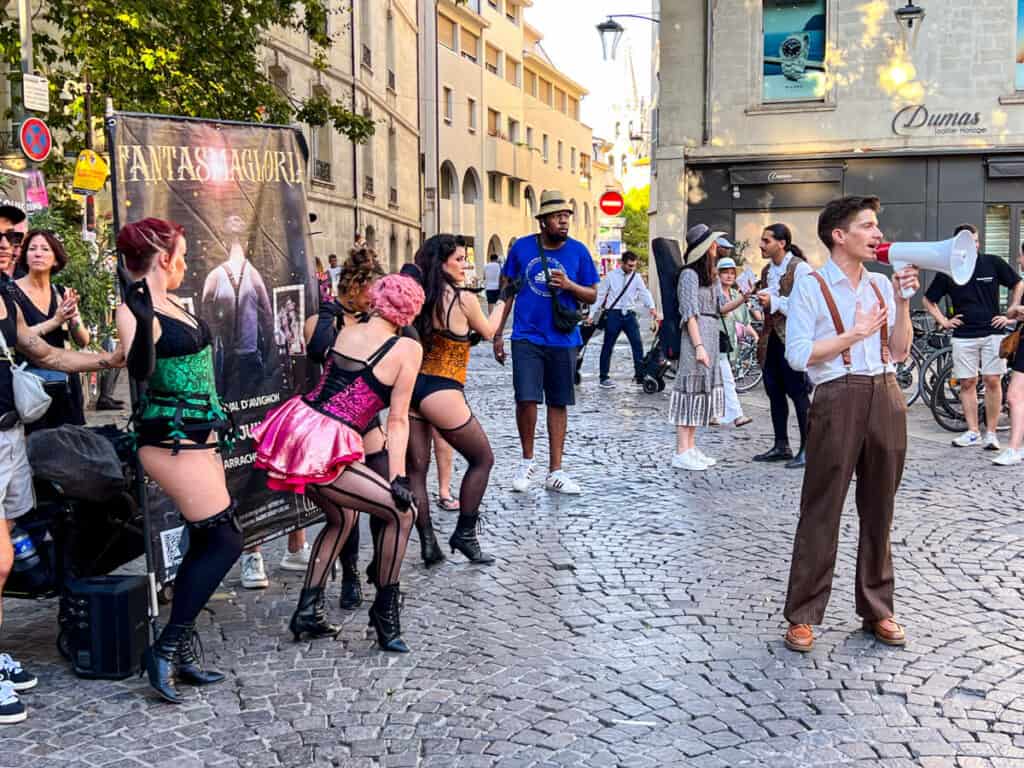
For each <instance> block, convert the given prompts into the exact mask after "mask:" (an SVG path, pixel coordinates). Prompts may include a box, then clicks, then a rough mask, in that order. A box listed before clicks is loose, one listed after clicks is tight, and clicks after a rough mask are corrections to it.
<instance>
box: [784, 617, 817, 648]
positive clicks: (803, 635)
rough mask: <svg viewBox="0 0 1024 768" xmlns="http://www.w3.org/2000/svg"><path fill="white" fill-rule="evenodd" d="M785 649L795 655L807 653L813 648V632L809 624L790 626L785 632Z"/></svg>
mask: <svg viewBox="0 0 1024 768" xmlns="http://www.w3.org/2000/svg"><path fill="white" fill-rule="evenodd" d="M785 643H786V647H787V648H789V650H791V651H796V652H797V653H808V652H809V651H810V650H811V649H812V648H814V630H812V629H811V625H810V624H790V625H789V629H788V630H786V638H785Z"/></svg>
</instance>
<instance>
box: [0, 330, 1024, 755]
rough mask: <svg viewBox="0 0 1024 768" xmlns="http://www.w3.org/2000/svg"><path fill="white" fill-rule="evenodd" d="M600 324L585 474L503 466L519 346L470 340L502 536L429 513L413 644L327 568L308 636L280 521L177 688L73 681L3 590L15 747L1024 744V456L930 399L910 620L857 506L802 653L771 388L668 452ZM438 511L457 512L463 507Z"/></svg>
mask: <svg viewBox="0 0 1024 768" xmlns="http://www.w3.org/2000/svg"><path fill="white" fill-rule="evenodd" d="M597 349H598V347H597V345H595V346H594V348H592V349H591V350H590V354H589V356H588V359H587V364H586V367H585V379H584V382H583V384H582V386H581V387H580V389H579V402H578V406H577V407H576V409H575V410H574V411H573V412H572V414H571V416H570V436H569V442H568V446H567V457H568V458H567V461H566V467H567V469H568V470H569V471H570V473H571V474H572V476H573V477H574V478H575V479H577V480H579V481H580V482H581V483H582V485H583V486H584V490H585V493H584V495H582V496H579V497H564V496H557V495H554V494H551V493H548V492H546V491H544V490H543V488H542V487H541V484H540V483H537V484H536V485H535V487H534V488H533V489H532V490H531V491H530V492H529V493H528V494H525V495H519V494H515V493H513V492H512V491H511V489H510V479H511V476H512V473H513V471H514V470H515V468H516V462H517V460H518V459H517V456H518V453H517V450H518V440H517V438H516V434H515V423H514V419H513V405H512V391H511V370H510V369H503V368H500V367H499V366H498V365H497V364H496V363H494V362H493V360H490V359H489V357H488V353H489V349H488V348H487V347H486V346H484V347H481V348H478V349H477V350H475V351H474V362H473V367H472V369H471V376H470V383H469V386H468V394H469V398H470V401H471V404H472V405H473V407H474V409H475V411H476V413H477V415H478V416H479V417H480V419H481V420H482V422H483V424H484V426H485V428H486V430H487V432H488V434H489V435H490V438H491V441H492V445H493V448H494V452H495V455H496V457H497V465H496V467H495V471H494V474H493V476H492V484H491V488H490V490H489V492H488V494H487V497H486V499H485V503H484V504H485V514H486V527H485V530H484V533H483V540H484V542H485V545H486V547H487V548H488V549H489V550H491V551H492V552H493V553H494V554H495V555H496V556H497V558H498V561H497V563H496V564H495V565H494V566H492V567H489V568H478V567H474V566H470V565H467V564H466V561H465V560H464V559H462V558H461V556H460V555H456V556H454V557H450V559H449V560H448V561H446V562H445V563H444V564H443V565H442V566H440V567H438V568H436V569H434V570H432V571H430V572H427V571H425V570H424V568H423V567H422V564H421V562H420V560H419V546H418V541H416V540H415V534H414V540H413V542H412V543H411V545H410V548H409V556H408V557H407V559H406V567H405V569H404V571H403V578H402V581H403V588H404V593H405V610H404V613H403V616H402V620H403V626H404V636H405V639H406V640H407V641H408V643H409V645H410V646H411V647H412V649H413V652H412V653H410V654H408V655H403V656H398V655H385V654H382V653H381V652H379V651H378V650H377V649H376V648H375V643H374V640H373V638H372V633H371V632H370V631H369V630H368V629H367V626H366V621H367V619H366V608H367V607H368V606H367V605H365V604H364V606H363V608H361V609H360V610H358V611H355V612H352V613H347V614H346V613H343V612H342V611H340V610H339V609H338V607H337V595H338V583H337V582H334V583H331V584H330V585H329V587H328V590H329V594H330V596H331V603H330V606H331V618H332V619H333V620H335V621H339V620H343V622H344V625H345V628H344V630H343V632H342V634H341V635H340V636H339V637H338V639H337V641H334V642H332V641H330V640H321V641H315V642H309V641H304V642H301V643H298V644H296V643H293V642H292V640H291V636H290V635H289V634H288V633H287V631H286V623H287V620H288V618H289V617H290V615H291V612H292V610H293V608H294V606H295V601H296V596H297V593H298V590H299V588H300V586H301V581H302V576H301V574H295V573H291V574H287V573H284V572H282V571H280V570H279V569H277V568H276V565H277V563H278V561H279V560H280V557H281V553H282V551H283V542H281V541H277V542H275V543H274V544H273V545H271V546H269V547H266V548H265V549H266V560H267V564H268V568H269V570H270V576H271V579H272V585H271V587H270V589H268V590H266V591H256V592H253V591H247V590H243V589H241V587H240V584H239V576H238V570H237V567H236V569H235V570H234V571H233V572H232V574H231V575H230V576H229V577H228V579H227V581H226V582H225V584H224V592H223V593H222V594H221V595H219V596H218V597H217V599H215V600H214V601H213V602H212V603H211V604H210V610H209V611H207V612H205V613H204V615H203V619H202V625H201V628H202V633H203V640H204V645H205V651H206V658H207V662H208V663H209V664H210V665H212V666H216V667H219V668H221V669H223V670H224V671H226V672H228V680H227V682H225V683H224V684H222V685H219V686H213V687H211V688H208V689H205V690H202V691H199V690H193V689H185V690H186V691H188V692H189V696H190V699H189V703H187V704H186V705H184V706H180V707H174V706H171V705H167V704H162V703H158V702H157V701H156V700H155V699H154V697H153V696H151V695H150V693H149V689H148V686H147V685H146V684H145V683H144V681H142V680H137V679H129V680H126V681H123V682H110V681H86V680H79V679H77V678H76V677H74V676H73V675H72V673H71V672H70V670H69V668H68V666H67V665H66V664H65V663H64V662H63V661H62V660H61V659H60V657H59V656H58V654H57V651H56V648H55V646H54V637H55V634H56V608H57V606H56V601H50V602H46V603H28V602H25V601H18V600H9V601H7V603H6V611H7V613H6V622H5V624H4V638H3V647H2V650H9V651H10V652H11V653H12V654H13V655H15V656H16V657H17V658H19V659H20V660H22V661H23V662H24V663H25V664H26V665H28V666H30V667H31V669H32V670H33V671H34V672H36V673H37V674H38V675H39V677H40V683H39V686H38V687H37V688H36V689H35V690H34V691H31V692H28V693H26V694H25V696H24V701H25V702H26V704H27V705H28V707H29V715H30V717H29V720H28V721H27V722H26V723H24V724H22V725H19V726H9V727H4V728H3V730H2V743H3V749H2V750H0V766H12V767H13V766H18V767H21V766H25V767H28V766H31V768H51V767H53V768H56V767H57V766H59V767H60V768H72V767H78V766H83V767H84V766H100V765H104V766H118V768H122V767H125V768H127V766H143V765H145V766H174V767H175V768H192V767H195V768H199V766H225V767H227V766H278V765H281V766H310V765H315V766H328V765H332V764H333V765H337V766H345V767H346V768H357V767H358V768H370V766H387V767H388V768H391V767H393V766H423V767H424V768H426V767H433V766H437V767H444V766H459V767H460V768H476V767H477V766H495V768H498V767H499V766H500V767H501V768H519V767H522V768H526V766H537V767H540V766H544V767H554V766H587V767H588V768H598V767H600V766H624V767H626V766H628V767H629V768H644V767H645V766H652V767H654V766H658V767H659V768H660V767H662V766H694V767H695V768H715V767H716V766H722V767H725V766H791V765H806V766H826V765H863V766H884V767H886V768H904V767H906V768H910V766H925V767H935V768H937V767H939V766H959V767H960V768H1008V767H1009V766H1024V599H1022V591H1021V590H1022V585H1024V556H1022V552H1021V548H1022V545H1024V519H1022V518H1021V516H1020V512H1019V510H1020V508H1021V504H1020V490H1019V489H1020V477H1021V474H1020V473H1021V470H1020V469H1019V468H1010V469H1003V468H997V467H994V466H993V465H992V464H991V463H990V462H989V460H988V459H989V458H991V454H988V453H984V454H983V452H982V451H980V450H978V449H963V450H959V451H958V450H957V449H954V448H952V447H950V445H949V438H950V437H951V435H949V434H948V433H941V432H938V431H937V430H936V429H935V428H934V426H933V425H932V424H930V423H929V421H930V416H928V414H927V411H926V410H925V409H924V407H923V406H921V405H917V406H914V409H913V415H912V430H911V431H912V435H913V437H912V439H911V445H910V452H909V457H908V463H907V470H906V473H905V476H904V480H903V485H902V489H901V491H900V493H899V495H898V497H897V510H896V523H895V526H894V530H893V553H894V558H895V565H896V578H897V585H896V599H897V611H898V618H899V619H900V620H901V621H902V622H903V623H905V625H906V628H907V634H908V644H907V646H906V648H904V649H893V648H888V647H885V646H882V645H879V644H876V643H875V642H874V641H873V640H872V639H871V638H870V637H869V636H867V635H865V634H864V633H863V632H862V631H861V629H860V622H859V620H858V618H857V616H856V615H855V613H854V610H853V573H854V566H855V557H854V552H855V550H854V547H855V543H856V530H857V520H856V513H855V512H854V511H853V509H852V506H850V508H849V510H848V514H847V516H846V517H845V519H844V527H843V533H842V538H841V542H840V556H839V564H838V569H837V578H836V582H835V587H834V592H833V597H832V601H831V603H830V605H829V610H828V614H827V617H826V624H825V625H824V626H823V627H821V628H820V630H819V632H818V640H817V644H816V648H815V649H814V651H813V652H812V653H810V654H808V655H798V654H794V653H791V652H789V651H787V650H786V649H785V648H784V647H783V644H782V634H783V631H784V626H785V624H784V619H783V617H782V604H783V601H784V599H785V589H786V579H787V575H788V567H789V556H790V551H791V547H792V535H793V530H794V528H795V526H796V520H797V503H798V498H799V491H800V472H798V471H787V470H784V469H782V468H781V467H768V468H766V467H765V466H764V465H758V464H753V463H751V462H749V458H750V457H751V456H752V455H753V454H755V453H758V452H759V451H760V450H763V449H765V448H767V447H768V446H769V444H770V437H769V435H770V431H771V429H770V424H769V421H768V416H767V410H766V400H764V398H763V397H762V395H761V391H760V389H758V390H757V391H756V392H754V393H751V394H750V395H749V396H747V397H746V399H745V402H746V405H747V407H748V410H749V414H750V415H752V416H754V419H755V420H754V423H753V424H751V425H749V426H747V427H744V428H743V429H741V430H733V429H731V428H722V429H716V430H713V431H711V432H709V433H705V434H702V435H701V436H700V438H699V439H700V442H701V445H702V447H703V449H704V450H705V451H706V452H707V453H709V454H712V455H714V456H717V457H718V458H719V459H720V464H719V466H717V467H715V468H714V469H712V470H710V471H708V472H706V473H700V474H696V473H685V472H682V471H678V470H672V469H671V468H670V467H669V461H670V460H671V457H672V451H673V447H674V433H673V430H672V429H671V428H670V427H669V426H668V425H667V424H666V422H665V413H666V410H667V400H668V393H667V392H666V393H663V394H658V395H645V394H643V393H642V392H640V391H639V390H638V389H637V388H636V387H635V386H632V385H630V384H628V383H627V382H626V380H625V379H624V378H622V375H623V374H624V372H625V370H626V368H627V367H628V363H627V360H626V354H625V351H626V350H625V348H623V347H620V348H619V349H618V350H617V353H616V357H615V361H614V366H615V370H616V371H617V372H618V373H619V375H620V378H619V379H617V382H618V387H617V388H616V389H615V390H609V391H605V390H599V389H598V387H597V376H596V365H597ZM670 386H671V385H670ZM542 421H543V419H542ZM1005 439H1006V437H1004V440H1005ZM538 446H539V450H538V456H539V458H540V460H541V461H542V462H543V461H545V460H546V454H547V448H546V442H545V441H544V440H543V439H542V440H538ZM459 470H460V467H459V464H458V463H457V464H456V475H457V476H458V474H459ZM850 501H851V502H852V494H851V500H850ZM434 514H435V524H436V525H437V527H439V528H440V529H441V531H442V532H443V534H444V535H445V536H447V534H449V533H450V532H451V530H452V528H453V526H454V519H455V515H454V514H453V513H448V512H443V511H440V510H436V511H435V513H434ZM364 526H365V522H364ZM363 541H364V546H363V552H362V560H363V564H364V565H365V562H366V560H367V559H368V557H369V553H368V547H367V543H368V541H369V537H368V536H364V539H363Z"/></svg>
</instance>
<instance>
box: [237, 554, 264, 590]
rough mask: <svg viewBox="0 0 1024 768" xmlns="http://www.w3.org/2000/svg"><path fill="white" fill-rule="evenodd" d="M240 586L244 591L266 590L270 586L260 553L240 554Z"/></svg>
mask: <svg viewBox="0 0 1024 768" xmlns="http://www.w3.org/2000/svg"><path fill="white" fill-rule="evenodd" d="M242 586H243V587H245V588H246V589H266V588H267V587H269V586H270V579H268V578H267V569H266V568H265V567H264V565H263V555H262V554H261V553H259V552H243V553H242Z"/></svg>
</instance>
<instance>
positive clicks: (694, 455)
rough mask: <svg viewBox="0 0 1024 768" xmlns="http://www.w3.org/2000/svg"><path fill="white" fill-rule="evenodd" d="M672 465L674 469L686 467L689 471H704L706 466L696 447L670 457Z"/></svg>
mask: <svg viewBox="0 0 1024 768" xmlns="http://www.w3.org/2000/svg"><path fill="white" fill-rule="evenodd" d="M672 466H673V467H674V468H675V469H686V470H689V471H690V472H704V471H705V470H707V468H708V465H707V464H705V463H704V461H703V460H702V459H701V457H700V453H699V452H698V451H697V449H696V448H691V449H690V450H688V451H684V452H683V453H677V454H676V455H675V456H673V457H672Z"/></svg>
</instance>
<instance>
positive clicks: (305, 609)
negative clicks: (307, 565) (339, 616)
mask: <svg viewBox="0 0 1024 768" xmlns="http://www.w3.org/2000/svg"><path fill="white" fill-rule="evenodd" d="M288 629H290V630H291V633H292V634H293V635H294V636H295V642H299V640H300V639H301V638H302V636H303V635H309V636H310V637H311V638H313V639H316V638H318V637H337V636H338V633H339V632H341V627H339V626H336V625H334V624H331V623H329V622H328V621H327V610H326V609H325V607H324V588H323V587H310V588H309V589H304V590H302V591H301V592H300V593H299V605H298V607H296V609H295V613H293V614H292V620H291V622H289V624H288Z"/></svg>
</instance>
